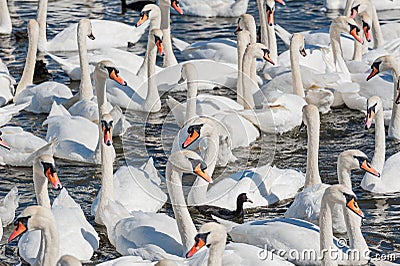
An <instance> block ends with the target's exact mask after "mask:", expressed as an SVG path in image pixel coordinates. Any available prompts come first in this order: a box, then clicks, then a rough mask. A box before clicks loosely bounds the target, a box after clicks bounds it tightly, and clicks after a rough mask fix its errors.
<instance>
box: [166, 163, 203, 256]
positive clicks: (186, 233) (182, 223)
mask: <svg viewBox="0 0 400 266" xmlns="http://www.w3.org/2000/svg"><path fill="white" fill-rule="evenodd" d="M172 167H173V166H171V164H170V163H169V162H168V163H167V169H166V175H167V177H166V181H167V189H168V194H169V197H170V199H171V204H172V209H173V211H174V214H175V219H176V222H177V225H178V230H179V234H180V235H181V240H182V244H183V247H184V250H182V254H184V253H186V252H187V251H188V250H189V249H190V248H191V247H192V246H193V244H194V237H195V235H196V227H195V226H194V224H193V222H192V218H191V217H190V213H189V210H188V209H187V207H186V202H185V197H184V195H183V190H182V173H179V172H177V171H176V170H175V169H173V168H172Z"/></svg>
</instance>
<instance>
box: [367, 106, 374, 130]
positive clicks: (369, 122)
mask: <svg viewBox="0 0 400 266" xmlns="http://www.w3.org/2000/svg"><path fill="white" fill-rule="evenodd" d="M374 116H375V112H374V111H372V110H371V111H370V112H368V113H367V117H366V118H365V129H369V128H370V127H371V125H372V120H374Z"/></svg>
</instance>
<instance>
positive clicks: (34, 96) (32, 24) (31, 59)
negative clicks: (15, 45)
mask: <svg viewBox="0 0 400 266" xmlns="http://www.w3.org/2000/svg"><path fill="white" fill-rule="evenodd" d="M28 37H29V47H28V54H27V56H26V62H25V67H24V71H23V73H22V77H21V80H20V82H19V83H18V86H17V89H16V91H15V96H14V102H15V103H16V104H23V103H29V106H28V107H26V108H25V110H26V111H29V112H32V113H49V112H50V109H51V106H52V104H53V102H57V103H62V102H64V101H65V100H66V99H69V98H71V97H72V93H71V90H70V89H69V88H68V87H67V86H66V85H64V84H61V83H58V82H54V81H47V82H43V83H41V84H39V85H31V84H32V83H33V74H34V70H35V61H36V52H37V45H38V37H39V25H38V23H37V21H36V20H34V19H31V20H29V22H28Z"/></svg>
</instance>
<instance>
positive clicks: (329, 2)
mask: <svg viewBox="0 0 400 266" xmlns="http://www.w3.org/2000/svg"><path fill="white" fill-rule="evenodd" d="M373 3H374V5H375V7H376V10H391V9H399V8H400V2H398V1H397V0H393V1H392V0H382V1H378V0H374V1H373ZM325 7H326V8H327V9H344V8H345V7H346V1H341V0H325Z"/></svg>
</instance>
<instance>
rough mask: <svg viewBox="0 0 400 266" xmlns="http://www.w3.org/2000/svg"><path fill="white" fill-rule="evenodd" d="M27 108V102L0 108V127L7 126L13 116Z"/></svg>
mask: <svg viewBox="0 0 400 266" xmlns="http://www.w3.org/2000/svg"><path fill="white" fill-rule="evenodd" d="M27 106H29V102H25V103H21V104H18V105H17V104H9V105H7V106H4V107H1V108H0V126H3V125H5V124H7V123H8V122H9V121H10V120H11V119H12V118H13V116H14V115H17V114H19V112H20V111H22V110H24V109H25V108H26V107H27Z"/></svg>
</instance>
